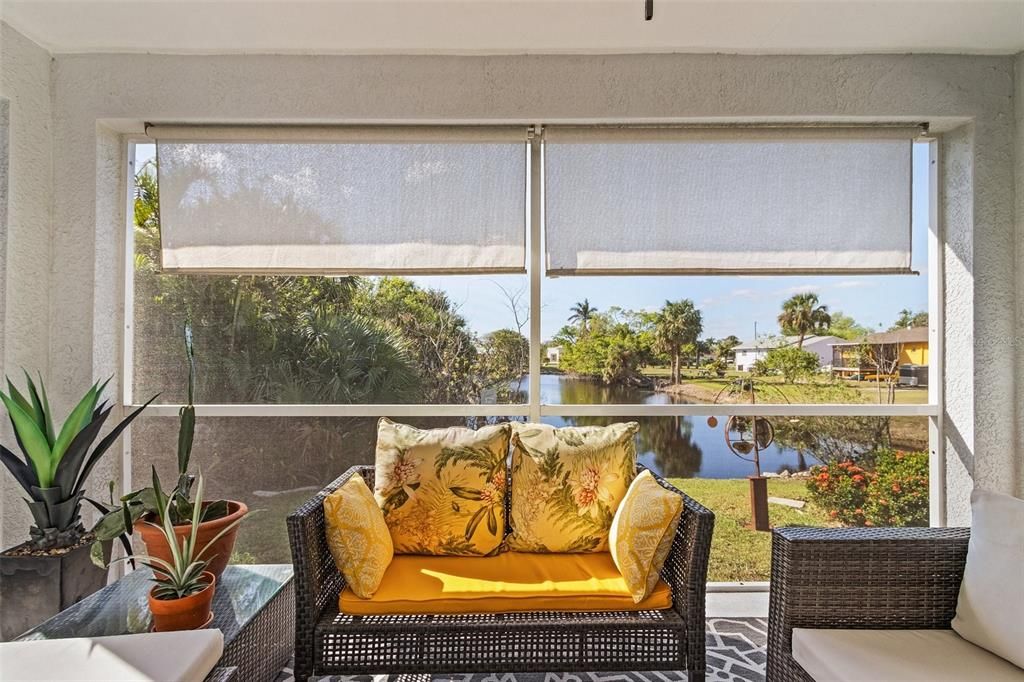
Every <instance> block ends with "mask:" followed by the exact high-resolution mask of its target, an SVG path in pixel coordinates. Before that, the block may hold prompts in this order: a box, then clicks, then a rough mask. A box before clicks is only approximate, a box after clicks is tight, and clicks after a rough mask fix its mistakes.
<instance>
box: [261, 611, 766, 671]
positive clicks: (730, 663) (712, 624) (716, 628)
mask: <svg viewBox="0 0 1024 682" xmlns="http://www.w3.org/2000/svg"><path fill="white" fill-rule="evenodd" d="M767 644H768V621H766V620H765V619H764V618H708V620H707V660H708V670H707V679H708V680H709V682H710V681H712V680H715V681H719V680H720V681H721V682H764V668H765V662H766V658H767V657H766V654H765V648H766V646H767ZM318 679H319V680H320V681H321V682H683V681H684V680H686V673H685V672H622V673H556V672H552V673H518V674H512V673H473V674H466V675H353V676H346V675H331V676H327V677H321V678H318ZM275 682H295V678H294V677H293V676H292V671H291V668H285V669H284V670H282V671H281V674H280V675H279V676H278V678H277V680H275Z"/></svg>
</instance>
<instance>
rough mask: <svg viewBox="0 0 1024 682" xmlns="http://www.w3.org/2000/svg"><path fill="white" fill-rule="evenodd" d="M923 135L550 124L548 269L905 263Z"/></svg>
mask: <svg viewBox="0 0 1024 682" xmlns="http://www.w3.org/2000/svg"><path fill="white" fill-rule="evenodd" d="M921 132H922V130H921V128H920V127H899V128H897V127H889V126H886V127H878V128H856V127H855V128H795V129H778V128H745V129H744V128H704V129H701V128H696V129H678V128H674V129H665V128H647V129H628V128H616V129H602V128H557V127H553V128H548V129H546V130H545V133H544V174H545V214H546V222H545V240H546V245H547V246H546V249H547V272H548V274H549V275H552V276H559V275H602V274H748V273H749V274H825V273H907V272H909V271H910V235H911V193H910V188H911V154H912V139H913V137H916V136H919V135H920V134H921Z"/></svg>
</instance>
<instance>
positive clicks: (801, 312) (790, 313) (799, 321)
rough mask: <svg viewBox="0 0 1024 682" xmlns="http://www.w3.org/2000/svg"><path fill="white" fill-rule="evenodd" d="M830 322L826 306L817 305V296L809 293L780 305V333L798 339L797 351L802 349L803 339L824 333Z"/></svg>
mask: <svg viewBox="0 0 1024 682" xmlns="http://www.w3.org/2000/svg"><path fill="white" fill-rule="evenodd" d="M831 321H832V317H831V316H830V315H829V314H828V306H824V305H818V295H817V294H814V293H810V292H808V293H805V294H795V295H793V296H791V297H790V298H789V299H788V300H787V301H786V302H785V303H783V304H782V313H781V314H779V326H780V327H782V333H783V334H796V335H797V336H799V337H800V340H799V341H797V344H796V347H797V348H798V349H803V347H804V337H806V336H807V335H808V334H812V333H822V332H824V331H825V330H826V329H828V327H829V324H830V323H831Z"/></svg>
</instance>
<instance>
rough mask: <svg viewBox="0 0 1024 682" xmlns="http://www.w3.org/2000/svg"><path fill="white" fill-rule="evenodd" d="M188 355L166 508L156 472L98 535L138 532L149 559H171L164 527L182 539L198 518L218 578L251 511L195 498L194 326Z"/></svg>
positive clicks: (99, 526)
mask: <svg viewBox="0 0 1024 682" xmlns="http://www.w3.org/2000/svg"><path fill="white" fill-rule="evenodd" d="M185 355H186V357H187V359H188V404H187V405H185V406H184V407H182V408H181V411H180V412H179V414H178V416H179V419H180V421H181V423H180V426H179V428H178V477H177V480H176V482H175V485H174V487H173V488H172V489H171V490H170V491H169V492H168V493H167V495H166V497H167V503H166V509H165V508H164V503H163V502H162V493H161V491H162V490H164V488H162V487H161V486H160V480H159V478H158V477H157V475H156V471H155V469H154V472H153V485H152V486H151V487H148V488H143V489H141V490H136V491H134V492H131V493H128V494H127V495H125V496H124V497H122V498H121V503H122V504H121V506H120V507H118V508H115V509H113V510H111V511H110V512H109V513H108V514H107V515H106V516H104V517H103V519H101V520H100V522H99V524H97V526H96V536H97V539H98V540H101V541H102V540H109V539H113V538H116V537H119V536H121V535H123V534H128V535H131V534H133V533H134V532H135V531H138V533H139V535H140V536H141V537H142V541H143V543H145V545H146V552H147V553H148V554H149V555H150V556H153V557H157V558H159V559H162V560H163V561H170V560H171V559H172V549H171V545H170V543H169V542H168V541H167V538H166V537H165V535H164V533H163V531H162V528H161V526H162V525H163V519H164V518H165V517H166V518H167V519H170V523H171V525H172V526H173V527H174V532H175V534H176V536H177V537H178V538H184V537H187V536H189V535H190V534H191V533H192V532H193V529H194V527H195V525H196V521H195V519H197V518H198V519H199V523H198V542H199V544H200V545H202V546H204V547H205V546H206V545H207V544H210V543H211V542H214V541H215V542H216V545H215V546H214V547H212V556H213V558H212V559H210V562H209V566H208V570H209V571H210V572H211V573H213V575H214V576H216V577H218V578H219V577H220V574H221V573H223V572H224V569H225V568H226V567H227V565H228V562H229V561H230V560H231V551H232V549H233V548H234V545H235V537H236V536H237V534H238V528H237V526H238V524H237V521H239V520H240V519H241V518H242V517H243V516H245V515H246V514H247V513H248V511H249V508H248V506H246V505H245V503H243V502H238V501H235V500H212V501H209V502H199V501H196V502H192V500H191V490H192V484H193V482H194V479H195V477H194V476H193V475H192V474H190V473H189V462H190V460H191V458H192V441H193V436H194V435H195V424H196V408H195V406H194V405H193V404H192V402H193V399H194V394H195V374H196V364H195V352H194V350H193V347H192V328H191V326H190V325H188V324H186V325H185ZM197 514H198V515H197ZM157 519H159V520H160V525H157V524H156V523H154V521H155V520H157ZM214 538H216V540H214Z"/></svg>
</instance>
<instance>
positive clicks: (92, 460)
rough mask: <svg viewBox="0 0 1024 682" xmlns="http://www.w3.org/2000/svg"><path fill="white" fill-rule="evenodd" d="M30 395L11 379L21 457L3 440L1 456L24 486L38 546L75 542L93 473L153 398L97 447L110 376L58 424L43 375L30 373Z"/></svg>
mask: <svg viewBox="0 0 1024 682" xmlns="http://www.w3.org/2000/svg"><path fill="white" fill-rule="evenodd" d="M25 380H26V383H27V389H28V390H27V392H28V396H27V397H26V396H25V395H24V394H23V393H21V392H20V391H19V390H18V389H17V388H16V387H15V386H14V384H13V383H12V382H11V380H10V379H7V391H8V392H7V393H4V392H3V391H0V400H2V401H3V404H4V407H6V408H7V414H8V416H9V417H10V420H11V425H12V426H13V427H14V436H15V438H16V439H17V442H18V448H19V449H20V450H21V454H22V456H21V457H18V456H17V455H15V454H14V453H13V452H12V451H11V450H9V449H8V448H6V447H4V446H2V445H0V460H2V461H3V463H4V466H6V467H7V470H8V471H10V472H11V475H12V476H14V479H15V480H16V481H17V482H18V484H19V485H20V486H21V487H22V489H23V490H24V491H25V494H26V496H27V497H28V499H27V500H26V502H27V503H28V507H29V510H30V511H31V512H32V518H33V520H34V521H35V524H34V525H33V526H32V527H31V528H30V529H29V534H30V540H29V544H30V547H31V548H32V549H33V550H36V551H47V550H53V549H61V548H66V547H74V546H76V545H77V544H79V542H81V540H82V537H83V536H84V535H85V534H86V530H85V526H84V525H83V523H82V514H81V511H82V501H83V499H85V484H86V481H87V480H88V479H89V474H91V473H92V470H93V468H94V467H95V466H96V464H97V462H99V460H100V459H101V458H102V457H103V455H104V454H106V452H107V451H108V450H109V449H110V446H111V445H113V444H114V441H116V440H117V438H118V437H119V436H120V435H121V432H122V431H124V430H125V429H126V428H127V427H128V425H129V424H131V423H132V421H133V420H134V419H135V418H136V417H137V416H139V413H141V412H142V410H144V409H145V408H146V406H147V405H149V403H150V402H153V399H155V398H156V396H154V397H153V399H150V401H149V402H147V403H146V404H145V405H143V406H142V407H140V408H138V409H136V410H135V411H134V412H132V413H131V414H129V415H128V416H127V417H125V418H124V419H123V420H121V422H120V423H119V424H117V426H115V427H114V428H113V430H111V431H110V433H108V434H107V435H106V436H105V437H104V438H103V439H102V440H100V442H99V443H97V444H96V445H95V447H94V446H93V443H94V442H95V441H96V438H97V437H98V436H99V433H100V430H101V429H102V428H103V425H104V423H105V422H106V421H107V417H109V416H110V412H111V410H113V409H114V407H113V405H111V404H110V403H109V402H108V401H106V400H104V401H103V402H100V396H101V394H102V393H103V390H104V389H105V388H106V386H107V384H108V383H109V382H110V379H107V381H104V382H102V383H100V382H97V383H95V384H93V385H92V387H91V388H89V390H88V391H87V392H86V394H85V396H84V397H83V398H82V399H81V400H80V401H79V402H78V404H77V405H76V406H75V408H74V409H73V410H71V413H70V414H69V415H68V418H67V419H66V420H65V421H64V423H63V424H62V425H61V426H60V428H59V429H58V428H57V425H56V424H55V423H54V420H53V415H52V414H51V411H50V401H49V399H48V398H47V395H46V387H45V386H44V385H43V380H42V377H40V378H39V385H38V386H37V385H36V383H35V382H34V381H32V377H30V376H29V374H28V372H26V373H25Z"/></svg>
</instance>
